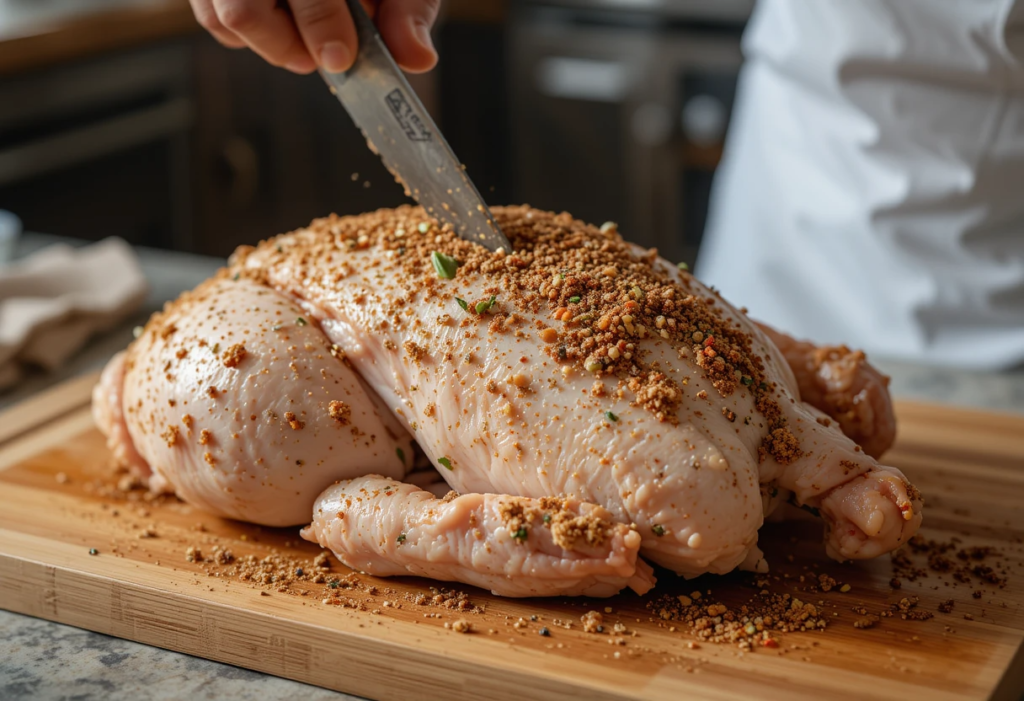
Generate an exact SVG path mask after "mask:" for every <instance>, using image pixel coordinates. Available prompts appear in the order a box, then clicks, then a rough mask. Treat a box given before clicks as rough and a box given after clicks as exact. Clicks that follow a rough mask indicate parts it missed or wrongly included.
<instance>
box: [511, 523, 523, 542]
mask: <svg viewBox="0 0 1024 701" xmlns="http://www.w3.org/2000/svg"><path fill="white" fill-rule="evenodd" d="M526 535H527V533H526V526H520V527H519V530H518V531H516V532H515V533H513V534H512V538H513V539H514V540H517V541H519V542H520V543H522V542H524V541H525V540H526Z"/></svg>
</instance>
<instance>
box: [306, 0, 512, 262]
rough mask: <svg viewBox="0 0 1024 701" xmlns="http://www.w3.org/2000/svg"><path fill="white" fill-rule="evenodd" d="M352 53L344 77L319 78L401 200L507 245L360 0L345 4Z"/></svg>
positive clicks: (467, 234) (461, 230) (472, 235)
mask: <svg viewBox="0 0 1024 701" xmlns="http://www.w3.org/2000/svg"><path fill="white" fill-rule="evenodd" d="M348 6H349V9H350V10H351V11H352V17H353V19H354V20H355V25H356V32H357V34H358V36H359V54H358V56H357V57H356V61H355V64H354V65H353V66H352V68H351V69H349V70H348V71H347V72H345V73H329V72H327V71H324V70H321V71H320V74H321V75H322V76H323V77H324V80H326V81H327V84H328V85H329V86H330V87H331V92H333V93H334V94H335V95H337V97H338V100H339V101H340V102H341V104H342V105H344V107H345V109H346V110H348V113H349V114H350V115H352V119H353V121H355V123H356V125H357V126H358V127H359V128H360V129H362V131H363V135H364V136H365V137H366V141H367V143H368V144H369V146H370V148H371V149H372V150H373V151H374V152H375V153H377V154H378V155H379V156H380V157H381V160H383V161H384V165H385V166H387V168H388V170H390V171H391V173H392V174H393V175H394V176H395V178H396V179H397V180H398V181H399V182H400V183H402V184H403V185H404V186H405V189H406V194H407V195H409V196H410V197H412V198H414V199H415V200H416V201H417V202H419V203H420V204H421V205H423V208H424V209H426V210H427V212H428V213H429V214H431V215H432V216H434V217H436V218H437V219H438V220H440V221H442V222H447V223H449V224H451V226H452V227H453V228H454V229H455V233H456V234H458V235H459V236H460V237H461V238H463V239H466V240H467V241H474V242H476V243H479V244H481V245H482V246H485V247H487V248H489V249H490V250H492V251H495V250H497V249H499V248H504V249H505V251H507V252H511V251H512V247H511V245H510V244H509V242H508V239H507V238H505V235H504V234H503V233H502V232H501V229H500V228H499V227H498V224H497V223H496V222H495V221H494V217H493V216H492V215H491V211H490V210H489V209H488V208H487V205H486V204H484V201H483V198H482V197H480V193H479V192H478V191H477V189H476V187H475V186H474V185H473V182H472V181H471V180H470V179H469V176H467V175H466V171H465V167H464V166H463V165H462V164H461V163H459V160H458V159H457V158H456V157H455V154H454V153H453V152H452V149H451V147H450V146H448V142H447V141H445V139H444V137H443V136H442V135H441V132H440V131H438V129H437V126H436V125H435V124H434V120H432V119H431V118H430V115H429V114H428V113H427V110H426V109H425V108H424V107H423V103H422V102H420V100H419V98H418V97H417V96H416V93H414V92H413V91H412V88H410V87H409V82H408V81H407V80H406V79H405V76H404V75H402V71H401V70H400V69H399V68H398V64H396V63H395V60H394V59H393V58H392V57H391V52H390V51H388V49H387V47H386V46H385V45H384V41H383V40H382V39H381V37H380V34H378V33H377V28H376V27H375V26H374V24H373V20H371V19H370V18H369V16H368V15H367V14H366V12H365V11H364V10H363V8H362V5H361V4H360V2H359V0H348Z"/></svg>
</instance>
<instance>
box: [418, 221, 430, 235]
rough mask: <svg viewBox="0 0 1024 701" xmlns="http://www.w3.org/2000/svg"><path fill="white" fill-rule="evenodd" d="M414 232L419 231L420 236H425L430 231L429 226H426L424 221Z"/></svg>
mask: <svg viewBox="0 0 1024 701" xmlns="http://www.w3.org/2000/svg"><path fill="white" fill-rule="evenodd" d="M416 230H417V231H419V232H420V233H421V234H425V233H427V232H428V231H430V224H428V223H427V222H425V221H421V222H420V224H419V226H417V227H416Z"/></svg>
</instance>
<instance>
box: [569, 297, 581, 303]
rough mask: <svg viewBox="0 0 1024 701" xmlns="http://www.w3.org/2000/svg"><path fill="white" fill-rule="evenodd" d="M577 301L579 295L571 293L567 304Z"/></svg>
mask: <svg viewBox="0 0 1024 701" xmlns="http://www.w3.org/2000/svg"><path fill="white" fill-rule="evenodd" d="M579 301H580V296H579V295H573V296H572V297H570V298H569V304H578V303H579Z"/></svg>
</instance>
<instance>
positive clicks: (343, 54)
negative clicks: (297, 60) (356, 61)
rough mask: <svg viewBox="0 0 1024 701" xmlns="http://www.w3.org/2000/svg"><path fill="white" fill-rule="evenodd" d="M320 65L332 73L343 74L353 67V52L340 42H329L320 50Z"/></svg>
mask: <svg viewBox="0 0 1024 701" xmlns="http://www.w3.org/2000/svg"><path fill="white" fill-rule="evenodd" d="M320 65H321V66H323V67H324V70H326V71H329V72H330V73H341V72H342V71H347V70H348V69H349V68H350V67H351V66H352V52H351V51H349V48H348V47H347V46H345V44H343V43H341V42H340V41H329V42H327V43H326V44H324V47H323V48H322V49H320Z"/></svg>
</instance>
